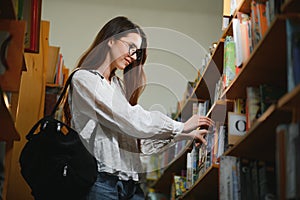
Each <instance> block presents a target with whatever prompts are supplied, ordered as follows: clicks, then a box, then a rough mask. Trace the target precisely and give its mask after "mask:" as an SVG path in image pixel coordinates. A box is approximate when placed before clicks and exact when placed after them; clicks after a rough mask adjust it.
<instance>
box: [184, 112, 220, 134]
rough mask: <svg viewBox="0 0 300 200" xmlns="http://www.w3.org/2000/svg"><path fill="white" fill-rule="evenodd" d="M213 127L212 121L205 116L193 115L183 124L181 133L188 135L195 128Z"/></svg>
mask: <svg viewBox="0 0 300 200" xmlns="http://www.w3.org/2000/svg"><path fill="white" fill-rule="evenodd" d="M213 125H214V122H213V120H212V119H210V118H209V117H206V116H199V115H193V116H192V117H190V118H189V119H188V120H187V121H186V122H185V123H184V128H183V131H182V132H184V133H189V132H191V131H193V130H195V129H197V128H200V127H205V128H209V127H211V126H213Z"/></svg>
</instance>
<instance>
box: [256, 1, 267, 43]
mask: <svg viewBox="0 0 300 200" xmlns="http://www.w3.org/2000/svg"><path fill="white" fill-rule="evenodd" d="M256 9H257V16H258V24H259V26H258V28H259V35H260V38H263V37H264V36H265V34H266V32H267V30H268V28H269V27H268V19H267V13H266V3H265V2H261V1H257V3H256Z"/></svg>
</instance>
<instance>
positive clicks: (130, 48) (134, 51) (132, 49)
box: [119, 39, 142, 61]
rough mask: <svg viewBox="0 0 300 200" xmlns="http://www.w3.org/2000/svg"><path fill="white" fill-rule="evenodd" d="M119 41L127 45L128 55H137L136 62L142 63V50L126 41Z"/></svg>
mask: <svg viewBox="0 0 300 200" xmlns="http://www.w3.org/2000/svg"><path fill="white" fill-rule="evenodd" d="M119 41H121V42H123V44H126V45H127V46H128V54H129V55H130V56H133V55H134V54H136V61H141V59H142V49H138V48H137V47H136V46H135V45H134V44H130V43H128V42H126V41H123V40H120V39H119Z"/></svg>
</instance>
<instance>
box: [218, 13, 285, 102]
mask: <svg viewBox="0 0 300 200" xmlns="http://www.w3.org/2000/svg"><path fill="white" fill-rule="evenodd" d="M279 38H280V39H279ZM274 41H276V43H274ZM285 52H286V31H285V18H284V17H281V16H278V17H277V18H276V19H275V20H274V21H273V23H272V24H271V27H270V28H269V30H268V31H267V33H266V35H265V36H264V38H263V39H262V40H261V41H260V42H259V43H258V44H257V46H256V47H255V49H254V51H253V53H252V54H251V56H250V58H249V59H248V61H247V62H246V63H245V64H244V65H243V67H242V69H241V70H240V73H239V74H238V75H237V76H236V78H235V79H234V80H233V81H232V82H231V84H230V85H229V86H228V88H227V89H226V90H225V91H224V93H223V94H222V97H223V98H224V96H226V98H228V99H236V98H246V87H247V86H258V85H260V84H262V83H265V84H270V85H275V86H278V87H283V88H285V87H286V82H287V80H286V77H287V76H286V53H285Z"/></svg>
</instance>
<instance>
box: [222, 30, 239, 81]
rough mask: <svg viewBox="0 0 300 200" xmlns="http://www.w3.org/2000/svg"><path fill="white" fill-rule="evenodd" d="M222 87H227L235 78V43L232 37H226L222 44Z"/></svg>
mask: <svg viewBox="0 0 300 200" xmlns="http://www.w3.org/2000/svg"><path fill="white" fill-rule="evenodd" d="M223 62H224V69H223V73H224V86H225V87H228V86H229V84H230V83H231V81H232V80H233V79H234V78H235V75H236V67H235V43H234V40H233V37H232V36H226V38H225V43H224V61H223Z"/></svg>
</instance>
